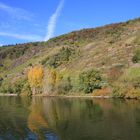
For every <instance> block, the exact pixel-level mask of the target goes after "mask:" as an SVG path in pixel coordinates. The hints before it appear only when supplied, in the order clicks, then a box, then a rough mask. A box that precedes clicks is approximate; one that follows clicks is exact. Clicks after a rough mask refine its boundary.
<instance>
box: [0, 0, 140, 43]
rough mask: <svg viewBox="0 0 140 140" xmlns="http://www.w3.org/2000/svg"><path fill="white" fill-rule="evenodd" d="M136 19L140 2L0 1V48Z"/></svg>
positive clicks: (94, 0)
mask: <svg viewBox="0 0 140 140" xmlns="http://www.w3.org/2000/svg"><path fill="white" fill-rule="evenodd" d="M137 17H140V0H0V45H5V44H15V43H24V42H33V41H45V40H48V39H49V38H51V37H54V36H58V35H60V34H64V33H67V32H71V31H73V30H79V29H83V28H91V27H97V26H102V25H105V24H110V23H115V22H120V21H126V20H128V19H133V18H137Z"/></svg>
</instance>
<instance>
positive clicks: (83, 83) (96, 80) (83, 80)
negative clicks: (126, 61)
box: [79, 70, 103, 93]
mask: <svg viewBox="0 0 140 140" xmlns="http://www.w3.org/2000/svg"><path fill="white" fill-rule="evenodd" d="M79 86H80V91H84V92H85V93H92V92H93V90H95V89H101V87H102V86H103V79H102V78H101V76H100V74H99V72H98V71H96V70H89V71H87V72H83V73H81V74H80V75H79Z"/></svg>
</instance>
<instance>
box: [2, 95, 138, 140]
mask: <svg viewBox="0 0 140 140" xmlns="http://www.w3.org/2000/svg"><path fill="white" fill-rule="evenodd" d="M0 140H140V101H139V100H121V99H83V98H54V97H50V98H48V97H33V98H32V99H31V98H25V97H0Z"/></svg>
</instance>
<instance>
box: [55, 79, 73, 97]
mask: <svg viewBox="0 0 140 140" xmlns="http://www.w3.org/2000/svg"><path fill="white" fill-rule="evenodd" d="M71 89H72V85H71V79H70V77H67V78H66V79H62V80H61V81H60V82H59V83H58V84H57V85H56V92H57V94H67V93H68V92H69V91H70V90H71Z"/></svg>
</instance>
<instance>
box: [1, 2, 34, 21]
mask: <svg viewBox="0 0 140 140" xmlns="http://www.w3.org/2000/svg"><path fill="white" fill-rule="evenodd" d="M0 11H4V12H6V13H7V14H8V15H10V16H11V17H12V18H16V19H18V20H21V19H22V20H31V19H32V16H33V15H32V13H30V12H28V11H26V10H24V9H21V8H16V7H11V6H8V5H6V4H4V3H1V2H0Z"/></svg>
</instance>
